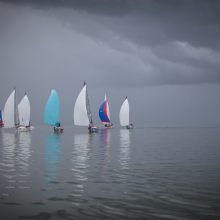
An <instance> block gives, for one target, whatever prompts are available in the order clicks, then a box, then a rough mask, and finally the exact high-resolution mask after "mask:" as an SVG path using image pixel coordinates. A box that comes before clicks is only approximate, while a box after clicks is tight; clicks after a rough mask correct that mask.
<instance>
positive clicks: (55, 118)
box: [44, 89, 63, 133]
mask: <svg viewBox="0 0 220 220" xmlns="http://www.w3.org/2000/svg"><path fill="white" fill-rule="evenodd" d="M44 123H45V124H47V125H50V126H53V130H54V132H55V133H62V132H63V127H61V123H60V99H59V96H58V93H57V92H56V90H54V89H52V90H51V94H50V96H49V98H48V100H47V103H46V106H45V109H44Z"/></svg>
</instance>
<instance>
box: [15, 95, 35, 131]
mask: <svg viewBox="0 0 220 220" xmlns="http://www.w3.org/2000/svg"><path fill="white" fill-rule="evenodd" d="M30 116H31V107H30V101H29V99H28V96H27V94H26V93H25V95H24V97H23V98H22V100H21V101H20V103H19V104H18V119H19V125H18V126H17V129H18V131H30V130H32V129H33V128H34V127H33V126H31V125H30Z"/></svg>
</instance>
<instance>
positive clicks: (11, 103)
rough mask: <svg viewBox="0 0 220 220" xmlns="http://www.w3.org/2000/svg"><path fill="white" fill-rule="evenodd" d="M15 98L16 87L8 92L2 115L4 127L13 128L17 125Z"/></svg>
mask: <svg viewBox="0 0 220 220" xmlns="http://www.w3.org/2000/svg"><path fill="white" fill-rule="evenodd" d="M15 98H16V89H14V90H13V91H12V93H11V94H10V96H9V97H8V99H7V101H6V103H5V107H4V115H3V121H4V127H5V128H14V127H16V126H17V125H18V123H17V111H16V109H17V108H16V103H15Z"/></svg>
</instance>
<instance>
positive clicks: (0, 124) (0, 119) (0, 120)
mask: <svg viewBox="0 0 220 220" xmlns="http://www.w3.org/2000/svg"><path fill="white" fill-rule="evenodd" d="M2 126H3V119H2V111H1V110H0V127H2Z"/></svg>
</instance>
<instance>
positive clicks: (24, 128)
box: [17, 126, 34, 132]
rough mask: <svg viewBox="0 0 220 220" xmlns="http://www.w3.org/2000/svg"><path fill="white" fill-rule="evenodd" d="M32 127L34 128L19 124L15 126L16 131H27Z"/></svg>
mask: <svg viewBox="0 0 220 220" xmlns="http://www.w3.org/2000/svg"><path fill="white" fill-rule="evenodd" d="M33 129H34V127H33V126H19V127H17V131H19V132H27V131H31V130H33Z"/></svg>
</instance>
